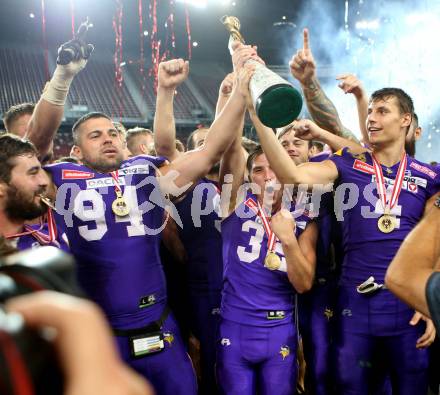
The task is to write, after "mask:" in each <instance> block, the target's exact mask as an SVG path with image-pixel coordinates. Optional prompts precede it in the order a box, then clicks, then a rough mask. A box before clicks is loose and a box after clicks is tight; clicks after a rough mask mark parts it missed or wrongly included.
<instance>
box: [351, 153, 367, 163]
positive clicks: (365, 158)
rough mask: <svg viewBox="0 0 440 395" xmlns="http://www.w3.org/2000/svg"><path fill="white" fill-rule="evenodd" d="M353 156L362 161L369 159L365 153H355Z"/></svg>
mask: <svg viewBox="0 0 440 395" xmlns="http://www.w3.org/2000/svg"><path fill="white" fill-rule="evenodd" d="M353 158H355V159H359V160H360V161H362V162H366V161H367V157H366V156H365V154H353Z"/></svg>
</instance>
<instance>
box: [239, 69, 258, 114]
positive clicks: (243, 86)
mask: <svg viewBox="0 0 440 395" xmlns="http://www.w3.org/2000/svg"><path fill="white" fill-rule="evenodd" d="M254 72H255V65H253V64H246V65H245V66H244V67H242V68H241V69H240V70H239V71H238V72H237V73H236V78H235V82H234V91H236V92H237V94H239V95H240V96H242V97H243V98H244V99H245V100H246V106H247V107H248V108H250V107H251V108H253V106H252V99H251V94H250V92H249V81H250V80H251V78H252V76H253V74H254Z"/></svg>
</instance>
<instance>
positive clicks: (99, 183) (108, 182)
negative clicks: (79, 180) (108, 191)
mask: <svg viewBox="0 0 440 395" xmlns="http://www.w3.org/2000/svg"><path fill="white" fill-rule="evenodd" d="M118 182H119V185H125V178H124V177H119V181H118ZM86 183H87V189H95V188H105V187H113V186H115V180H114V179H113V178H112V177H106V178H94V179H93V180H87V181H86Z"/></svg>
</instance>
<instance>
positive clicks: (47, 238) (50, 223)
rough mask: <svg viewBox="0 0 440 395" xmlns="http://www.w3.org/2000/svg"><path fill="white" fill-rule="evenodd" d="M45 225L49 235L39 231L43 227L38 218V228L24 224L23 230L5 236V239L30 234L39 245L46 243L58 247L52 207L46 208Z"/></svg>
mask: <svg viewBox="0 0 440 395" xmlns="http://www.w3.org/2000/svg"><path fill="white" fill-rule="evenodd" d="M47 227H48V229H49V235H46V234H45V233H43V232H41V230H42V229H43V221H42V220H41V219H40V227H39V228H38V229H33V228H32V227H31V226H29V225H24V228H25V229H26V231H25V232H21V233H16V234H13V235H9V236H6V239H13V238H15V237H21V236H26V235H31V236H32V237H34V238H35V239H36V240H37V241H38V242H39V243H40V244H41V245H48V244H54V245H56V246H57V247H59V246H60V245H59V243H58V241H57V240H56V238H57V235H58V232H57V227H56V225H55V220H54V218H53V213H52V209H51V208H48V209H47Z"/></svg>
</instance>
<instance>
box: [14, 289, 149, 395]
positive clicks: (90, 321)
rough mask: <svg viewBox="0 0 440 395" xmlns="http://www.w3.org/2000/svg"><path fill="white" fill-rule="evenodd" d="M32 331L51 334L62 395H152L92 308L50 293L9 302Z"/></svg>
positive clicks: (21, 297) (37, 294)
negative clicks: (62, 384)
mask: <svg viewBox="0 0 440 395" xmlns="http://www.w3.org/2000/svg"><path fill="white" fill-rule="evenodd" d="M6 309H7V310H8V311H13V312H17V313H20V314H21V315H22V316H23V317H24V319H25V321H26V324H27V325H28V326H30V327H34V328H44V327H51V328H54V329H55V330H56V339H55V347H56V349H57V352H58V354H59V360H60V362H61V366H62V369H63V372H64V375H65V387H64V394H65V395H77V394H81V395H96V394H107V395H150V394H153V390H152V389H151V388H150V386H149V385H148V383H147V382H146V381H145V379H144V378H142V377H141V376H140V375H138V374H137V373H135V372H134V371H133V370H131V369H130V368H128V367H127V366H126V365H124V363H123V362H122V360H121V359H120V358H119V356H118V354H117V352H116V349H115V345H114V342H113V340H112V334H111V332H110V328H109V326H108V325H107V323H106V320H105V317H104V315H103V313H102V312H101V310H100V309H99V308H98V307H97V306H96V305H95V304H93V303H92V302H89V301H87V300H84V299H80V298H76V297H73V296H69V295H65V294H60V293H57V292H52V291H41V292H37V293H33V294H29V295H25V296H19V297H16V298H13V299H11V300H10V301H8V303H7V304H6Z"/></svg>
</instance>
